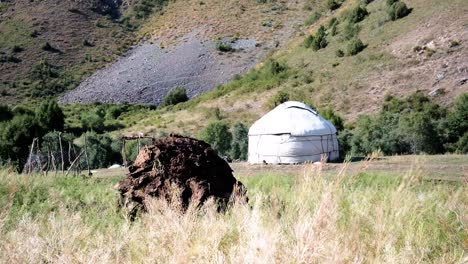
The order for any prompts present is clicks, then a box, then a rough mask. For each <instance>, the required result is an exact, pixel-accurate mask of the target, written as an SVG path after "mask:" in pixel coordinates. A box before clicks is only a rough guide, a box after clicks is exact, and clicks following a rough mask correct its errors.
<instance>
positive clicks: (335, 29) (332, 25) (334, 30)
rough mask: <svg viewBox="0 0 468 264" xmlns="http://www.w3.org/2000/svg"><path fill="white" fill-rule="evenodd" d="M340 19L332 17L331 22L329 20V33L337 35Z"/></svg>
mask: <svg viewBox="0 0 468 264" xmlns="http://www.w3.org/2000/svg"><path fill="white" fill-rule="evenodd" d="M338 23H339V22H338V19H336V18H332V19H331V20H330V22H328V33H329V34H330V35H332V36H335V35H336V34H337V33H338V27H337V26H338Z"/></svg>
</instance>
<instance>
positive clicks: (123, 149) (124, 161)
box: [122, 139, 127, 167]
mask: <svg viewBox="0 0 468 264" xmlns="http://www.w3.org/2000/svg"><path fill="white" fill-rule="evenodd" d="M125 142H126V140H125V139H122V160H123V165H124V167H127V155H126V154H125Z"/></svg>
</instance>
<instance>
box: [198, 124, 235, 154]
mask: <svg viewBox="0 0 468 264" xmlns="http://www.w3.org/2000/svg"><path fill="white" fill-rule="evenodd" d="M198 137H199V138H200V139H201V140H203V141H205V142H207V143H208V144H210V145H211V147H212V148H213V149H214V150H216V151H217V152H218V153H219V155H221V156H226V155H228V154H229V152H230V149H231V140H232V134H231V132H229V127H228V126H227V125H226V123H224V122H222V121H214V122H211V123H209V124H208V125H207V126H206V127H205V128H204V129H203V130H202V131H201V132H200V134H199V136H198Z"/></svg>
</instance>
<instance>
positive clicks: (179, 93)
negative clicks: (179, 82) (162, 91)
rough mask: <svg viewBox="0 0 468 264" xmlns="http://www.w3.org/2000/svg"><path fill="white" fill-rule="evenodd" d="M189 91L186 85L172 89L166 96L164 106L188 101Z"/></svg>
mask: <svg viewBox="0 0 468 264" xmlns="http://www.w3.org/2000/svg"><path fill="white" fill-rule="evenodd" d="M188 100H189V98H188V96H187V91H186V90H185V88H184V87H180V86H178V87H176V88H174V89H172V90H171V91H170V92H169V93H168V94H167V95H166V96H165V97H164V100H163V103H162V106H170V105H176V104H178V103H183V102H186V101H188Z"/></svg>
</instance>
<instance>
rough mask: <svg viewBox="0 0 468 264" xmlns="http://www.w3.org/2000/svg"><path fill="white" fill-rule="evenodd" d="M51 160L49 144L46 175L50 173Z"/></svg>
mask: <svg viewBox="0 0 468 264" xmlns="http://www.w3.org/2000/svg"><path fill="white" fill-rule="evenodd" d="M50 161H51V158H50V145H49V144H47V167H46V172H45V175H46V176H47V174H48V173H49V169H50Z"/></svg>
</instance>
